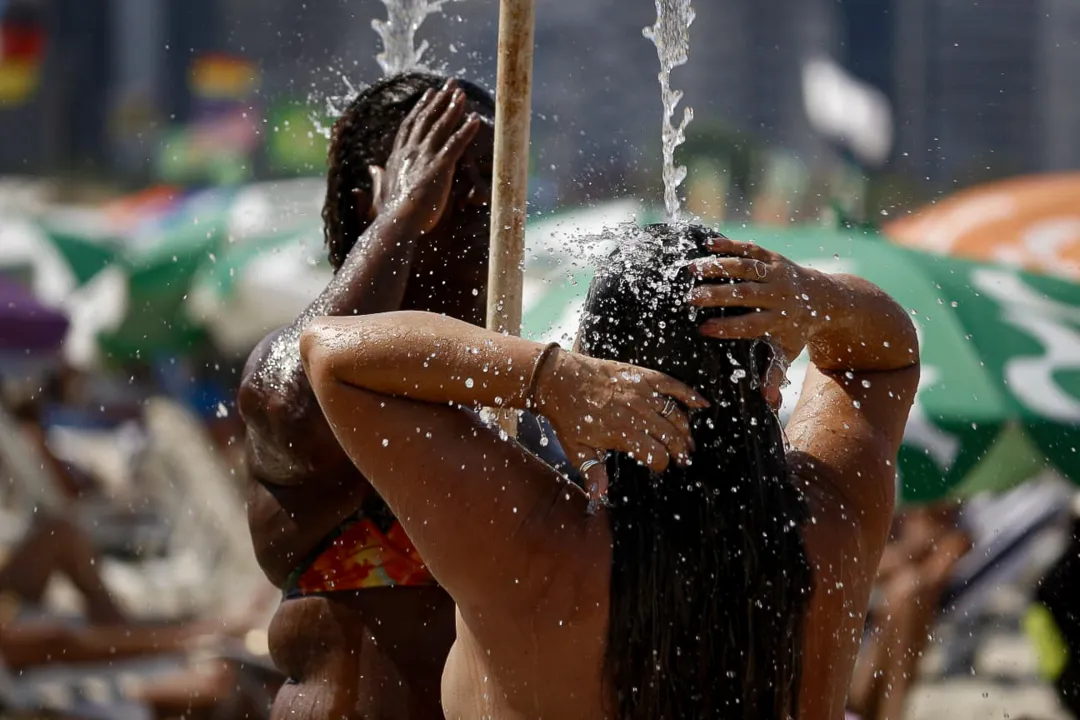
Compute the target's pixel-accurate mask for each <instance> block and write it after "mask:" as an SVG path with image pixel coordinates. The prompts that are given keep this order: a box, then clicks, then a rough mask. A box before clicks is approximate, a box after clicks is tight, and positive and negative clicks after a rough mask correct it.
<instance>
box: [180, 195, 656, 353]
mask: <svg viewBox="0 0 1080 720" xmlns="http://www.w3.org/2000/svg"><path fill="white" fill-rule="evenodd" d="M296 214H297V213H289V215H290V217H293V216H295V215H296ZM630 220H638V221H641V222H647V221H648V220H649V218H648V217H646V216H645V215H644V214H643V210H642V208H641V206H640V204H639V203H638V202H637V201H634V200H621V201H615V202H610V203H602V204H600V205H597V206H596V207H591V208H581V209H575V210H571V211H564V212H556V213H552V214H550V215H542V216H535V217H532V218H530V219H529V223H528V227H527V228H526V245H527V248H526V266H525V275H526V292H529V291H530V288H535V287H536V285H535V282H541V280H542V278H545V277H547V276H548V275H550V274H551V273H552V271H553V270H557V269H558V268H560V267H562V265H561V261H560V259H559V258H555V257H553V256H552V255H551V253H548V252H546V251H545V248H548V247H552V246H559V247H563V246H565V245H566V244H567V243H569V242H571V238H572V236H573V235H576V234H578V233H580V232H600V231H601V230H603V229H604V228H605V227H611V226H614V225H618V224H619V223H623V222H627V221H630ZM331 277H332V272H331V270H330V266H329V264H328V263H327V261H326V248H325V247H324V245H323V234H322V224H321V221H320V220H319V218H318V213H317V212H311V213H310V215H309V222H308V224H307V226H306V227H301V228H298V229H296V228H294V229H291V230H288V231H284V232H277V233H267V234H264V235H261V236H259V237H255V238H249V239H247V240H245V241H244V242H236V243H232V244H230V245H229V247H228V248H227V249H226V250H225V251H224V252H223V253H222V254H221V255H219V256H218V257H217V258H216V259H215V261H214V262H212V263H208V264H205V265H204V266H203V267H202V269H201V270H200V272H199V273H198V275H197V276H196V278H195V279H194V280H193V282H192V288H191V293H190V297H189V299H188V303H187V306H186V313H187V315H188V317H189V318H190V320H191V321H192V322H194V323H196V324H198V325H200V326H203V327H205V328H206V329H207V330H208V331H209V333H210V335H211V336H212V337H213V339H214V341H215V343H216V344H217V346H218V347H219V348H221V349H222V350H225V351H227V352H237V353H244V352H247V351H250V350H251V348H252V347H254V345H255V344H256V343H257V342H259V341H260V340H261V339H262V338H263V337H264V336H265V335H266V334H267V333H269V332H271V331H272V330H274V329H276V328H280V327H282V326H284V325H287V324H289V323H291V322H292V321H293V320H295V319H296V317H297V316H298V315H299V314H300V313H301V312H303V311H304V309H305V308H306V307H307V306H308V305H309V304H311V302H312V301H313V300H314V299H315V298H316V296H318V294H319V293H320V292H321V291H322V290H323V288H325V287H326V284H327V283H328V282H329V281H330V278H331ZM534 281H535V282H534ZM541 285H542V282H541Z"/></svg>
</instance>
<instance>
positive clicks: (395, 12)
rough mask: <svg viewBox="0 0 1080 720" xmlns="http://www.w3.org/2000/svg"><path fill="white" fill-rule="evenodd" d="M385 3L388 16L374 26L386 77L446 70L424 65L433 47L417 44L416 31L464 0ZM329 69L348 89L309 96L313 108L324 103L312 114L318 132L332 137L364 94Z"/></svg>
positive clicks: (389, 0) (390, 0) (386, 0)
mask: <svg viewBox="0 0 1080 720" xmlns="http://www.w3.org/2000/svg"><path fill="white" fill-rule="evenodd" d="M381 2H382V4H383V5H385V6H386V19H385V20H379V19H378V18H376V19H374V20H372V21H371V27H372V28H373V29H374V30H375V32H376V33H378V35H379V39H380V40H382V46H383V49H382V52H380V53H379V54H377V55H376V56H375V60H376V62H378V63H379V67H380V68H382V71H383V76H384V77H388V76H390V75H394V74H396V73H399V72H407V71H410V70H428V71H432V72H442V71H443V68H438V67H434V68H433V67H429V66H427V65H425V64H424V62H423V59H424V53H426V52H427V50H428V47H429V46H428V43H427V41H426V40H425V41H421V42H420V44H419V45H417V44H416V33H417V31H418V30H419V29H420V26H421V25H423V23H424V20H426V19H427V18H428V16H429V15H434V14H436V13H442V11H443V6H444V5H446V4H447V3H452V2H461V0H381ZM451 52H456V49H455V48H454V47H453V46H451ZM327 71H328V72H329V73H330V74H331V75H337V76H338V78H339V79H340V81H341V84H342V85H343V86H344V88H345V92H344V93H342V94H340V95H325V94H324V93H321V92H317V91H316V92H312V93H311V94H309V95H308V104H309V105H311V106H312V107H313V108H317V107H319V106H322V109H321V111H320V110H315V111H313V112H312V113H311V115H310V117H311V122H312V125H313V126H314V131H315V132H316V133H317V134H319V135H321V136H322V137H324V138H326V139H327V140H329V139H330V135H331V133H332V129H333V128H332V126H333V123H334V121H335V120H336V119H337V118H339V117H341V114H342V113H343V112H345V108H347V107H348V106H349V103H351V102H352V101H353V100H355V99H356V96H357V95H359V94H360V89H359V88H357V87H356V86H355V85H353V84H352V83H351V82H350V81H349V78H348V77H347V76H346V75H345V73H344V72H343V71H341V70H340V69H335V68H333V67H329V68H327Z"/></svg>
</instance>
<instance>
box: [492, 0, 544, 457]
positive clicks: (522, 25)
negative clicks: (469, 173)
mask: <svg viewBox="0 0 1080 720" xmlns="http://www.w3.org/2000/svg"><path fill="white" fill-rule="evenodd" d="M534 17H535V6H534V0H500V2H499V53H498V58H499V59H498V80H497V82H496V87H495V169H494V172H493V183H492V188H491V260H490V265H489V269H488V300H487V323H488V328H490V329H492V330H495V331H496V332H505V333H509V334H511V335H518V334H520V333H521V288H522V272H523V263H524V260H525V218H526V201H527V199H528V191H529V120H530V113H531V109H532V68H533V25H534ZM500 424H501V425H502V427H503V429H504V430H506V431H507V433H508V434H509V435H511V436H514V435H515V434H516V432H517V423H516V421H515V416H514V415H512V414H504V416H503V417H502V418H501V420H500Z"/></svg>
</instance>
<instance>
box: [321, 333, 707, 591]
mask: <svg viewBox="0 0 1080 720" xmlns="http://www.w3.org/2000/svg"><path fill="white" fill-rule="evenodd" d="M301 355H302V358H303V362H304V367H305V370H306V371H307V374H308V377H309V379H310V382H311V385H312V389H313V390H314V391H315V395H316V397H317V398H318V400H319V403H320V405H321V406H322V409H323V412H324V414H325V415H326V418H327V419H328V420H329V421H330V426H331V428H332V429H333V431H334V433H335V435H336V436H337V438H338V441H339V442H340V443H341V446H342V447H343V448H344V449H345V451H346V453H347V454H348V455H349V457H350V458H351V459H352V461H353V462H354V463H355V464H356V466H357V467H358V468H359V469H360V471H361V472H362V473H363V474H364V476H365V477H367V478H368V479H369V480H370V482H371V484H372V485H373V486H374V487H375V489H376V490H377V491H378V493H379V495H380V496H382V498H383V499H384V500H386V502H387V503H388V504H389V506H390V508H391V509H392V510H393V511H394V514H395V515H396V516H397V517H398V519H399V520H400V521H401V522H402V524H403V525H404V527H405V529H406V531H407V532H408V533H409V536H410V538H411V539H412V540H413V542H414V543H415V544H416V547H417V549H418V550H419V551H420V554H421V556H422V557H423V558H424V559H425V561H426V562H427V563H428V565H429V567H430V568H431V571H432V572H433V573H434V574H435V576H436V578H437V579H438V580H439V581H440V582H441V583H442V584H443V585H444V586H445V587H446V588H447V589H448V590H449V591H450V593H451V595H453V596H454V598H455V600H457V602H458V603H459V605H461V604H466V605H467V604H468V602H469V599H470V598H474V599H477V600H478V601H479V600H480V599H489V598H491V597H493V596H495V597H499V596H500V593H504V597H510V596H512V597H518V598H521V599H522V600H523V601H524V602H526V603H530V602H533V601H534V600H535V594H536V592H537V587H538V585H537V583H546V582H548V581H550V578H551V577H552V576H551V572H553V571H554V565H546V564H545V563H544V562H542V561H541V562H537V563H532V562H531V561H530V562H529V563H526V564H525V565H523V564H522V561H523V560H524V559H526V558H533V557H535V558H544V557H549V556H552V557H553V556H554V555H559V554H561V551H562V550H563V549H565V550H567V551H569V546H568V547H567V548H562V547H561V545H560V552H559V553H554V554H553V553H552V552H551V550H552V549H551V547H550V544H551V543H552V542H556V543H560V542H561V541H559V540H556V536H557V535H558V533H557V532H555V531H554V529H555V528H563V529H565V530H567V531H568V532H569V530H570V529H572V528H574V527H578V528H582V527H584V525H585V520H584V512H583V510H584V507H585V500H584V498H583V497H582V496H581V494H580V493H578V492H576V491H573V490H571V487H570V486H569V485H568V484H565V483H559V482H557V478H556V476H555V475H554V473H553V472H552V471H551V470H550V469H549V468H547V467H546V466H544V465H543V464H542V463H540V462H539V461H538V460H536V459H535V458H533V457H531V456H529V455H528V454H527V453H525V452H524V451H523V450H522V449H521V448H520V447H519V446H518V445H517V444H516V443H511V442H504V441H502V440H500V438H499V436H498V434H497V433H495V432H493V431H492V430H491V429H489V428H487V427H485V426H483V425H482V424H480V423H478V422H477V421H476V420H475V418H474V417H473V416H472V415H470V414H467V413H464V412H461V411H460V409H459V406H462V405H464V406H473V407H475V406H489V407H490V406H502V407H512V408H523V407H525V406H526V405H532V404H535V407H536V408H537V409H538V410H539V412H541V413H542V414H544V415H546V416H548V417H549V419H551V420H552V424H553V426H554V427H555V430H556V433H557V434H558V435H559V440H560V441H562V442H563V444H564V447H565V446H566V445H567V444H569V445H571V446H573V447H579V448H580V447H589V448H595V449H599V450H616V451H621V452H634V453H637V454H639V456H640V457H641V458H642V459H643V461H645V462H647V463H648V464H650V465H651V466H653V467H654V468H655V469H662V468H663V467H664V466H666V465H667V462H668V461H669V457H671V456H675V457H676V458H681V457H683V456H685V455H686V452H687V447H688V443H689V442H690V440H689V427H688V425H686V426H682V424H681V423H680V424H679V425H676V424H675V423H674V422H672V415H673V414H674V413H668V414H667V415H665V414H664V413H665V410H666V409H667V405H668V401H667V398H673V399H674V400H675V401H677V402H678V403H681V404H682V405H684V406H694V405H701V404H702V403H703V402H704V401H703V400H702V399H701V398H700V397H698V396H697V394H696V393H695V392H694V391H693V390H691V389H690V388H688V387H686V386H684V385H682V384H681V383H678V382H676V381H675V380H672V379H670V378H668V377H667V376H665V375H663V374H661V373H657V372H654V371H650V370H643V369H640V368H635V367H633V366H629V365H624V364H621V363H613V362H607V361H602V360H595V359H592V358H587V357H583V356H580V355H576V354H574V353H567V352H562V351H555V352H545V346H543V345H540V344H538V343H534V342H530V341H528V340H523V339H521V338H517V337H512V336H506V335H500V334H498V333H493V332H490V331H487V330H484V329H482V328H478V327H475V326H472V325H469V324H468V323H464V322H461V321H458V320H454V319H451V318H447V317H444V316H440V315H434V314H430V313H419V312H395V313H384V314H380V315H369V316H363V317H351V318H323V319H320V320H318V321H316V322H314V323H312V325H310V326H309V327H308V329H307V330H306V331H305V332H304V335H303V337H302V339H301ZM534 401H535V403H534ZM680 415H681V413H680ZM593 418H595V420H596V421H595V422H593V421H592V419H593ZM463 522H468V523H469V524H470V529H469V531H468V532H462V523H463ZM569 534H570V535H573V533H572V532H570V533H569ZM579 539H580V538H579ZM530 568H531V571H530V570H529V569H530ZM525 576H529V577H525Z"/></svg>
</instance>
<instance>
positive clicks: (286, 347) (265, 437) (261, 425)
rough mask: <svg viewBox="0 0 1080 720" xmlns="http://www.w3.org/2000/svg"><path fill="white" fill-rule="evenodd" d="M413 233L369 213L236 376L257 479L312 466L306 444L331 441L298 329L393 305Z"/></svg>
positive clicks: (411, 249)
mask: <svg viewBox="0 0 1080 720" xmlns="http://www.w3.org/2000/svg"><path fill="white" fill-rule="evenodd" d="M417 237H418V233H416V232H414V230H413V229H412V225H411V224H410V223H409V222H407V221H405V220H401V221H396V218H395V217H394V216H393V215H392V214H391V215H385V216H383V217H381V218H376V220H375V221H374V222H373V223H372V224H371V226H370V227H369V228H368V229H367V230H366V231H365V232H364V234H363V235H362V236H361V238H360V239H359V241H358V242H357V244H356V246H355V247H354V248H353V250H352V251H351V252H350V253H349V255H348V257H347V258H346V260H345V263H344V265H342V267H341V269H340V270H339V271H338V273H337V275H336V276H335V277H334V279H333V280H332V281H331V282H330V284H329V285H327V287H326V289H325V290H324V291H323V292H322V293H321V294H320V295H319V297H318V298H317V299H316V300H315V301H314V302H313V303H312V304H311V305H310V306H309V307H308V308H307V309H306V310H305V311H304V312H303V313H302V314H301V315H300V317H298V318H297V319H296V321H295V322H294V323H293V324H292V325H290V326H289V327H286V328H284V329H283V330H281V331H280V332H279V333H278V334H277V335H275V336H273V337H271V338H268V339H267V340H266V341H264V342H263V343H261V344H260V346H259V347H258V348H256V349H255V351H254V352H253V353H252V355H251V358H250V359H249V361H248V365H247V367H246V368H245V369H244V375H243V379H242V381H241V386H240V394H239V401H240V412H241V414H242V415H243V417H244V420H245V422H246V423H247V424H248V427H249V445H252V447H251V448H250V450H251V456H252V458H253V459H255V460H256V467H255V468H254V469H255V470H256V473H257V474H258V475H260V476H261V477H264V479H272V480H274V481H275V482H278V481H285V480H287V479H288V478H290V477H292V476H293V475H297V474H300V475H303V474H305V473H306V472H309V471H311V470H313V469H314V468H313V459H312V458H306V457H304V456H305V455H306V454H309V453H307V447H308V446H309V445H310V446H311V447H322V446H324V445H325V443H323V442H320V437H321V436H325V438H324V439H325V440H327V441H332V440H333V437H332V434H331V433H330V430H329V427H328V426H327V425H326V421H325V420H324V418H323V416H322V412H321V410H320V409H319V405H318V403H317V402H316V400H315V396H314V394H313V393H312V390H311V385H310V384H309V382H308V379H307V377H306V375H305V374H304V370H303V365H302V363H301V360H300V335H301V333H302V332H303V331H304V329H305V328H306V327H307V326H308V325H310V324H311V322H312V321H313V320H314V319H315V318H318V317H323V316H330V315H336V316H341V315H366V314H372V313H380V312H386V311H390V310H397V309H398V308H399V306H400V305H401V302H402V298H403V296H404V293H405V287H406V285H407V283H408V278H409V273H410V268H411V265H412V260H413V253H414V250H415V244H416V242H415V241H416V238H417ZM305 438H307V439H310V440H311V442H310V443H309V442H306V441H305ZM260 458H262V459H265V460H266V462H259V460H260Z"/></svg>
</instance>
